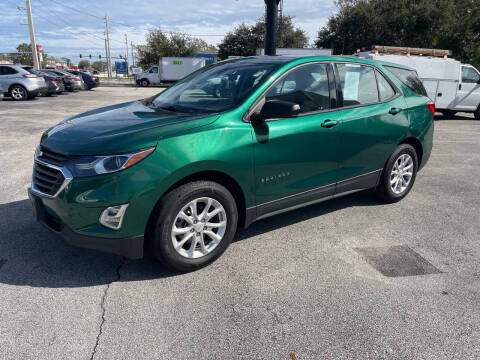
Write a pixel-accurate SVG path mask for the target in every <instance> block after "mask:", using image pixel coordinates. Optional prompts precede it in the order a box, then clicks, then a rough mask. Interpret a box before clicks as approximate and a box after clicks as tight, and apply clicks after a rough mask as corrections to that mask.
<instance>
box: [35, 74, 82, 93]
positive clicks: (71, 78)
mask: <svg viewBox="0 0 480 360" xmlns="http://www.w3.org/2000/svg"><path fill="white" fill-rule="evenodd" d="M42 71H44V72H46V73H49V74H55V75H56V76H60V77H61V78H62V81H63V85H64V86H65V89H66V90H68V91H75V90H82V89H83V82H82V80H81V79H80V77H79V76H75V75H73V74H70V73H68V72H66V71H63V70H52V69H43V70H42Z"/></svg>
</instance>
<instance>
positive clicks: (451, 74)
mask: <svg viewBox="0 0 480 360" xmlns="http://www.w3.org/2000/svg"><path fill="white" fill-rule="evenodd" d="M450 55H451V52H450V51H449V50H438V49H421V48H407V47H394V46H373V47H372V50H370V51H364V52H358V53H357V54H355V56H359V57H363V58H367V59H372V60H377V61H384V62H389V63H393V64H399V65H406V66H409V67H411V68H413V69H415V70H416V72H417V74H418V77H419V78H420V79H421V80H422V82H423V85H424V87H425V89H426V90H427V94H428V97H429V98H430V99H432V101H434V102H435V107H436V109H437V110H438V111H440V112H442V113H444V114H445V115H454V114H455V113H456V112H458V111H462V112H471V113H474V114H475V118H477V119H480V73H479V72H478V70H477V69H475V68H474V67H473V66H471V65H468V64H462V63H461V62H460V61H457V60H455V59H452V58H449V57H448V56H450Z"/></svg>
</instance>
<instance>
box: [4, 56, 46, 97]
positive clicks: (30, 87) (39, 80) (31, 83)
mask: <svg viewBox="0 0 480 360" xmlns="http://www.w3.org/2000/svg"><path fill="white" fill-rule="evenodd" d="M0 85H1V87H2V88H3V92H4V94H5V95H6V96H10V97H11V98H13V99H14V100H19V101H21V100H26V99H32V98H34V97H35V96H37V95H38V94H39V93H40V92H42V91H43V92H45V91H46V89H47V84H46V83H45V80H44V79H43V77H42V76H38V75H36V74H31V73H29V72H28V71H27V70H24V69H23V68H22V67H21V66H19V65H2V64H0Z"/></svg>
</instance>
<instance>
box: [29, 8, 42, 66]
mask: <svg viewBox="0 0 480 360" xmlns="http://www.w3.org/2000/svg"><path fill="white" fill-rule="evenodd" d="M26 5H27V15H28V28H29V29H30V44H31V46H32V57H33V68H34V69H35V70H39V69H40V65H39V61H38V55H37V43H36V41H35V31H34V30H33V18H32V8H31V7H30V0H26Z"/></svg>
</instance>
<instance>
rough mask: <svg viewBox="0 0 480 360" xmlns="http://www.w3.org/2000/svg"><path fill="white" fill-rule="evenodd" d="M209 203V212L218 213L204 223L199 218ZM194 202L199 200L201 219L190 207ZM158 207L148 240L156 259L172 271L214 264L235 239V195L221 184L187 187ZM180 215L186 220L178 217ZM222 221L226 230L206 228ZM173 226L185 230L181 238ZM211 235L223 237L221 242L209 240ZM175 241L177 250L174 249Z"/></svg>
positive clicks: (198, 210)
mask: <svg viewBox="0 0 480 360" xmlns="http://www.w3.org/2000/svg"><path fill="white" fill-rule="evenodd" d="M208 199H211V206H210V207H209V208H208V210H210V209H211V210H210V211H209V212H210V213H214V212H215V211H219V213H218V215H214V216H212V217H211V218H210V219H208V220H206V221H204V220H205V218H203V220H202V219H200V216H201V215H202V212H203V211H204V210H205V208H206V204H207V201H208ZM194 200H198V202H197V205H196V208H197V215H198V217H196V216H195V213H194V212H193V211H192V207H188V206H189V205H190V204H191V202H193V201H194ZM159 205H160V206H159V207H158V210H157V211H156V212H155V213H154V214H153V219H152V220H153V221H152V227H151V228H150V230H149V234H148V239H149V241H150V246H151V251H152V255H153V257H154V258H155V259H157V260H158V261H160V262H161V263H163V264H164V265H165V266H167V267H168V268H169V269H171V270H175V271H182V272H186V271H192V270H196V269H200V268H202V267H204V266H206V265H208V264H210V263H212V262H213V261H215V260H216V259H217V258H218V257H219V256H220V255H222V254H223V252H224V251H225V250H226V249H227V247H228V246H229V245H230V243H231V242H232V239H233V237H234V236H235V232H236V230H237V223H238V210H237V205H236V203H235V200H234V198H233V196H232V194H231V193H230V192H229V191H228V190H227V189H226V188H225V187H223V186H222V185H220V184H217V183H215V182H211V181H195V182H191V183H187V184H185V185H182V186H180V187H178V188H176V189H174V190H172V191H170V192H169V193H167V194H166V195H165V196H164V198H163V199H162V200H161V202H160V204H159ZM219 205H220V206H219ZM202 206H203V207H202ZM222 210H223V212H222ZM180 213H182V215H186V217H185V216H182V217H179V215H180ZM187 218H188V219H190V220H189V222H187V221H186V220H183V219H187ZM194 218H196V219H200V220H198V221H197V220H195V221H197V222H196V223H194V221H193V219H194ZM223 221H226V224H224V227H223V228H222V227H216V226H212V227H211V228H209V227H207V225H208V224H222V222H223ZM174 224H175V226H176V228H178V229H182V230H183V231H182V233H181V234H177V235H174V233H173V226H174ZM204 225H205V226H204ZM205 229H207V230H205ZM203 231H205V233H204V232H203ZM210 233H214V235H215V236H216V237H217V238H218V237H220V236H221V237H220V240H219V241H214V238H213V237H210V236H209V234H210ZM185 238H187V239H188V240H185ZM182 240H184V241H183V245H182ZM202 240H203V247H202V246H201V241H202ZM174 241H175V242H176V245H177V249H178V250H176V249H175V247H174ZM194 242H195V243H194ZM192 245H193V246H195V247H193V246H192ZM192 248H193V250H192Z"/></svg>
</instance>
